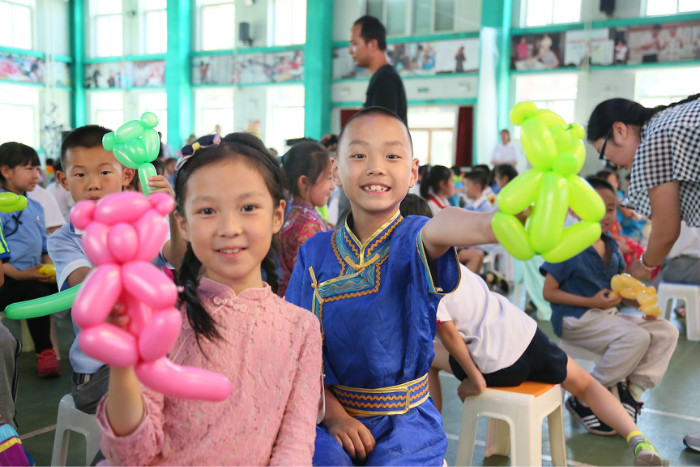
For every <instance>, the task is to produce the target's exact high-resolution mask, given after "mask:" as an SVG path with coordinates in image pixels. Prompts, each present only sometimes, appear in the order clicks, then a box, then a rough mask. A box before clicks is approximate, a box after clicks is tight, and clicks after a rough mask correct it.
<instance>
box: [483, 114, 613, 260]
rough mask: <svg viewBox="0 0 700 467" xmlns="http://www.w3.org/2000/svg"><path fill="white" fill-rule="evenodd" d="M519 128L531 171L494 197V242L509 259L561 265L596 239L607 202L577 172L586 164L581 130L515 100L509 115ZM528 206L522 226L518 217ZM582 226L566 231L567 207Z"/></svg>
mask: <svg viewBox="0 0 700 467" xmlns="http://www.w3.org/2000/svg"><path fill="white" fill-rule="evenodd" d="M510 120H511V122H513V124H514V125H520V126H522V133H521V138H520V141H521V143H522V146H523V150H524V151H525V156H526V157H527V159H528V161H530V163H531V164H532V166H533V168H532V169H531V170H528V171H527V172H524V173H523V174H521V175H519V176H518V177H516V178H515V179H514V180H513V181H512V182H510V183H509V184H508V185H506V186H505V187H504V188H503V190H501V192H500V193H499V195H498V208H499V211H498V212H497V213H496V214H495V215H494V217H493V221H492V227H493V232H494V234H495V235H496V238H497V239H498V241H499V242H500V243H501V245H503V247H504V248H505V249H506V250H507V251H508V252H509V253H510V254H511V255H513V257H515V258H517V259H520V260H523V261H525V260H528V259H530V258H532V257H533V256H534V255H536V254H540V255H542V257H543V258H544V259H545V260H546V261H549V262H550V263H559V262H562V261H565V260H567V259H569V258H571V257H573V256H575V255H577V254H578V253H580V252H581V251H583V250H585V249H586V248H588V247H589V246H591V245H592V244H593V242H595V240H596V239H597V238H599V237H600V233H601V230H600V220H601V219H602V218H603V215H604V214H605V204H604V203H603V200H602V199H601V198H600V196H598V193H596V191H595V190H594V189H593V188H591V186H590V185H589V184H588V183H587V182H586V181H585V180H584V179H582V178H581V177H579V176H578V175H577V173H578V172H579V171H580V170H581V168H582V167H583V164H584V162H585V161H586V149H585V148H584V146H583V143H582V142H581V138H583V137H584V136H585V133H584V131H583V128H581V126H580V125H578V124H576V123H572V124H569V125H567V124H566V122H565V121H564V119H562V118H561V117H560V116H559V115H557V114H555V113H554V112H552V111H550V110H545V109H538V108H537V106H536V105H535V104H534V103H532V102H519V103H518V104H516V105H515V106H514V107H513V108H512V109H511V111H510ZM529 207H532V213H531V214H530V216H529V218H528V220H527V222H526V225H525V226H524V227H523V225H522V224H521V222H520V221H519V220H518V219H517V218H516V217H515V215H516V214H518V213H520V212H522V211H524V210H525V209H527V208H529ZM569 207H571V209H572V210H573V211H574V212H575V213H576V215H577V216H578V217H580V218H581V222H579V223H577V224H575V225H572V226H570V227H567V228H566V229H565V228H564V221H565V220H566V213H567V211H568V208H569Z"/></svg>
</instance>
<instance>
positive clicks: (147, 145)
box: [102, 112, 160, 196]
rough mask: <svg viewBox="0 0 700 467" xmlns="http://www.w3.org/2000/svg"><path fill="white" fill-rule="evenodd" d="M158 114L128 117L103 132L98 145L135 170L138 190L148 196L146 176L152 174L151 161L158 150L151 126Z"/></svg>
mask: <svg viewBox="0 0 700 467" xmlns="http://www.w3.org/2000/svg"><path fill="white" fill-rule="evenodd" d="M156 125H158V117H156V115H155V114H154V113H152V112H144V113H143V115H141V120H131V121H129V122H126V123H125V124H123V125H122V126H120V127H119V128H118V129H117V131H115V132H111V133H107V134H106V135H104V137H103V138H102V146H103V147H104V148H105V149H106V150H107V151H112V152H113V153H114V157H116V158H117V160H118V161H119V162H120V163H121V164H122V165H123V166H125V167H129V168H130V169H135V170H138V174H139V182H141V191H143V194H144V195H146V196H148V194H149V192H150V190H149V188H148V177H152V176H154V175H156V169H155V167H153V164H151V162H153V161H154V160H155V159H156V157H158V152H160V138H159V137H158V132H157V131H156V130H154V129H153V128H155V126H156Z"/></svg>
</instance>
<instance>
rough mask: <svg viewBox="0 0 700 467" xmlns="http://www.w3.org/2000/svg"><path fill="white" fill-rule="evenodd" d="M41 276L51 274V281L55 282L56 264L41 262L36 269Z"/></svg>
mask: <svg viewBox="0 0 700 467" xmlns="http://www.w3.org/2000/svg"><path fill="white" fill-rule="evenodd" d="M36 272H38V273H39V274H41V275H42V276H51V280H50V281H51V282H56V266H54V265H53V264H51V263H46V264H42V265H41V266H39V269H37V270H36Z"/></svg>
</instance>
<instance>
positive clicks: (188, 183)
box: [97, 133, 322, 465]
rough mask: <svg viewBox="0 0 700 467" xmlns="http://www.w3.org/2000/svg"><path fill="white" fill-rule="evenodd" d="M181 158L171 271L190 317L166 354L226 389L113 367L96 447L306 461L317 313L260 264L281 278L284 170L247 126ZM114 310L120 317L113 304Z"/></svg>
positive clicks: (185, 461) (201, 460) (170, 459)
mask: <svg viewBox="0 0 700 467" xmlns="http://www.w3.org/2000/svg"><path fill="white" fill-rule="evenodd" d="M180 164H181V167H180V168H179V169H178V171H177V173H176V176H175V187H176V193H177V194H176V203H177V215H176V218H177V221H178V227H179V231H180V233H181V235H182V236H183V238H184V239H185V240H186V241H187V251H186V253H185V256H184V259H183V263H182V266H181V268H180V270H179V271H178V272H177V276H176V281H177V283H178V285H179V286H180V287H181V288H182V291H181V292H180V303H181V307H182V311H183V314H185V315H186V318H187V319H185V320H183V321H184V324H183V328H182V331H181V333H180V336H179V337H178V340H177V342H176V343H175V345H174V346H173V350H172V351H171V353H170V355H169V357H170V359H171V360H173V361H174V362H175V363H177V364H180V365H188V366H194V367H199V368H204V369H207V370H211V371H215V372H217V373H220V374H223V375H224V376H226V377H228V378H229V379H230V380H231V381H232V383H233V387H234V390H233V394H232V395H231V396H230V397H229V398H228V399H226V400H224V401H222V402H204V401H196V400H184V399H176V398H172V397H165V396H163V395H162V394H159V393H156V392H154V391H152V390H150V389H148V388H146V387H144V386H141V385H140V384H139V381H138V380H137V379H136V376H135V374H134V370H133V368H111V369H110V380H109V390H108V393H107V395H106V396H105V397H104V398H103V400H102V401H101V402H100V405H99V407H98V410H97V419H98V422H99V424H100V427H101V429H102V439H101V448H102V452H103V453H104V454H105V456H106V458H107V460H108V461H109V462H110V463H111V464H113V465H116V464H123V465H280V464H287V465H311V459H312V455H313V449H314V439H315V429H316V419H317V415H318V408H319V402H320V400H321V399H320V397H321V393H322V387H321V334H320V328H319V322H318V320H317V319H316V318H315V317H314V315H313V314H311V313H309V312H308V311H306V310H303V309H301V308H298V307H296V306H294V305H291V304H289V303H287V302H285V301H284V300H282V299H281V298H280V297H278V296H277V295H275V293H273V291H272V289H271V287H270V285H268V284H267V283H265V282H263V280H262V275H261V268H262V269H265V271H266V273H267V278H268V281H270V282H272V283H273V284H274V283H275V282H276V275H275V273H274V264H273V262H272V261H271V260H270V259H269V256H268V254H269V251H270V245H271V241H272V237H273V235H274V234H275V233H276V232H278V231H279V229H280V228H281V226H282V221H283V217H284V208H285V202H284V200H283V197H282V195H283V187H282V185H281V181H282V177H283V176H282V172H281V170H280V168H279V166H278V165H277V162H276V161H275V159H274V158H273V157H272V156H271V155H270V154H269V153H268V152H267V150H266V149H265V146H264V145H263V143H262V141H260V140H259V139H258V138H256V137H254V136H252V135H248V134H242V133H234V134H231V135H228V136H227V137H225V138H224V139H223V141H222V142H221V144H220V145H217V146H213V147H208V148H205V149H200V150H198V151H196V152H194V154H193V155H192V156H189V157H186V158H183V159H182V160H181V162H180ZM274 285H276V284H274ZM112 321H113V322H115V323H116V324H118V325H121V326H126V324H127V323H125V322H124V318H123V316H119V315H118V314H117V313H114V314H113V316H112Z"/></svg>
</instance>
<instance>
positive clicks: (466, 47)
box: [333, 38, 479, 79]
mask: <svg viewBox="0 0 700 467" xmlns="http://www.w3.org/2000/svg"><path fill="white" fill-rule="evenodd" d="M349 51H350V49H349V48H348V47H341V48H338V49H334V50H333V79H347V78H368V77H369V72H368V71H367V69H366V68H363V67H358V66H355V63H354V61H353V58H352V55H350V52H349ZM386 54H387V59H388V60H389V63H391V64H392V65H393V66H394V67H395V68H396V71H397V72H398V73H399V74H401V75H403V76H410V75H414V76H415V75H426V76H430V75H438V74H449V73H474V72H476V71H478V69H479V39H478V38H470V39H450V40H443V41H425V42H402V43H395V44H387V48H386Z"/></svg>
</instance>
